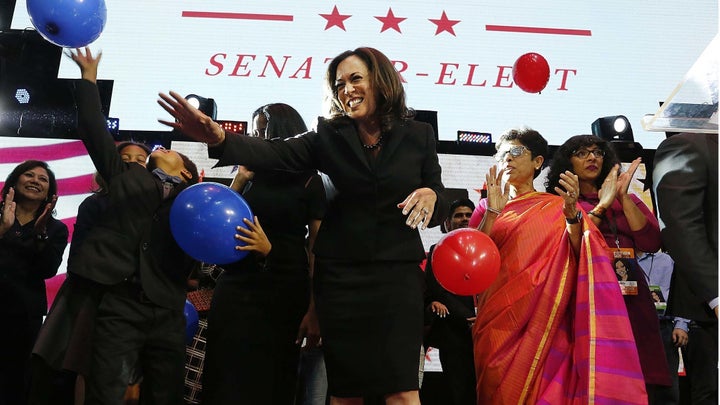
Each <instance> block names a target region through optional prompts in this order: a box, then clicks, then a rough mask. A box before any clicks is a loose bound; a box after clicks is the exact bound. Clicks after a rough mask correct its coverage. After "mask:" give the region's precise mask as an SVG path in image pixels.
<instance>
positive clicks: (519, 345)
mask: <svg viewBox="0 0 720 405" xmlns="http://www.w3.org/2000/svg"><path fill="white" fill-rule="evenodd" d="M69 56H70V57H71V58H72V60H73V61H74V62H75V63H76V64H77V65H78V67H79V68H80V72H81V79H80V80H78V81H77V83H76V85H75V92H76V100H77V103H78V129H77V130H78V136H79V137H80V138H81V139H82V141H83V143H84V144H85V147H86V149H87V151H88V153H89V155H90V157H91V159H92V162H93V164H94V165H95V168H96V170H97V173H96V180H97V184H98V185H99V187H98V189H97V190H95V192H94V193H93V195H91V196H90V197H88V199H87V200H86V201H84V202H83V203H82V204H81V206H80V208H79V211H78V215H77V222H76V224H75V229H74V233H73V238H72V243H71V249H70V253H69V258H68V263H67V274H68V275H67V279H66V281H65V282H64V284H63V286H62V288H61V290H60V291H59V293H58V295H57V297H56V299H55V301H54V303H53V305H52V307H51V309H50V311H49V312H48V313H47V314H46V308H47V302H46V298H45V288H44V280H45V279H47V278H50V277H52V276H53V275H55V274H56V273H57V271H58V268H59V266H60V264H61V261H62V257H63V252H64V249H65V248H66V246H67V242H68V234H69V233H68V229H67V227H66V226H65V225H63V224H62V223H61V222H60V221H58V220H57V219H55V218H54V217H53V212H54V208H55V204H56V203H57V201H58V197H57V196H58V194H62V190H58V189H57V188H58V186H57V181H56V179H55V176H54V174H53V172H52V170H51V169H50V167H49V166H48V164H47V163H45V162H42V161H37V160H29V161H26V162H23V163H22V164H20V165H18V166H17V167H16V168H15V169H14V170H13V171H12V172H11V173H10V174H9V175H8V177H7V180H6V181H5V184H4V187H3V190H2V205H1V206H0V215H1V217H0V218H1V220H0V252H2V254H0V263H2V266H0V268H1V269H0V300H2V303H3V305H1V306H0V312H2V314H3V315H4V316H5V319H6V321H8V324H9V325H10V327H9V329H8V331H7V332H6V333H3V334H0V336H1V337H0V343H2V344H1V345H0V346H1V347H2V349H0V350H2V352H3V359H4V360H3V361H2V362H0V405H5V404H23V403H31V404H124V403H125V401H126V400H127V399H126V398H127V393H128V392H129V387H132V386H137V384H139V387H140V388H139V399H140V402H141V403H148V404H157V405H162V404H168V405H170V404H172V405H178V404H182V403H201V404H278V405H291V404H306V405H321V404H326V403H330V404H335V405H345V404H350V405H353V404H363V403H365V404H376V403H385V404H419V403H420V400H421V395H420V388H421V383H422V378H421V375H422V373H419V371H420V370H422V364H423V356H418V355H419V354H421V353H422V350H423V347H425V348H427V346H433V347H436V348H438V349H440V361H441V365H442V368H443V373H444V374H445V375H446V376H447V380H446V381H448V384H447V385H446V386H445V387H444V388H443V390H444V392H443V399H444V402H443V403H444V404H458V405H463V404H478V405H480V404H504V403H520V404H536V403H547V404H585V403H614V404H678V403H680V389H679V383H678V375H677V369H678V362H679V358H678V348H681V349H683V356H684V364H685V368H686V370H687V375H688V381H689V384H690V389H689V396H690V397H691V401H692V403H693V404H704V403H717V377H718V374H717V356H718V353H717V343H718V341H717V316H718V315H717V314H718V295H717V274H718V268H717V266H718V263H717V185H718V182H717V137H716V136H715V137H713V136H703V135H699V134H682V135H676V136H674V137H671V138H668V140H666V141H665V142H663V143H662V144H661V145H660V147H659V148H658V151H657V152H656V155H655V160H656V161H655V173H653V181H654V191H655V195H656V198H657V205H658V214H659V215H658V217H656V216H655V215H654V214H653V212H652V210H651V207H648V206H646V205H645V204H644V203H643V202H642V200H641V199H639V198H638V197H637V196H635V195H634V194H632V193H631V192H630V191H629V190H630V184H631V182H632V179H633V176H634V174H635V171H636V170H637V168H638V166H639V164H640V159H639V158H638V159H636V160H634V161H632V162H631V163H630V165H629V167H628V169H627V170H622V169H621V165H620V160H619V158H618V156H617V153H616V152H615V150H614V147H613V144H612V142H608V141H606V140H604V139H602V138H599V137H596V136H592V135H578V136H573V137H570V138H569V139H568V140H567V141H566V142H565V143H563V144H562V145H560V147H559V148H557V150H556V152H555V153H554V155H552V156H551V155H550V153H549V147H548V143H547V141H546V140H545V138H544V137H543V136H542V135H541V134H540V133H539V132H537V131H535V130H533V129H530V128H515V129H510V130H508V131H506V132H505V133H503V134H502V135H501V136H500V138H499V139H498V140H497V142H496V149H497V153H496V154H495V156H494V157H495V159H496V161H497V163H496V164H495V165H493V166H492V167H491V168H490V169H489V171H488V172H487V173H486V176H485V180H486V184H485V185H486V189H487V193H486V196H483V197H482V198H480V199H479V200H478V201H477V202H474V201H472V200H471V199H469V198H462V199H458V200H455V201H453V202H452V203H450V202H449V201H447V197H446V193H445V189H444V186H443V183H442V181H441V167H440V164H439V160H438V156H437V152H436V137H435V134H434V133H433V129H432V127H431V126H430V125H429V124H425V123H422V122H419V121H416V120H414V119H413V111H412V109H410V108H408V106H407V105H406V102H405V98H406V95H405V90H404V88H403V84H402V80H401V78H400V76H399V75H398V74H397V72H396V70H395V68H394V66H393V64H392V62H391V61H390V60H389V59H388V58H387V57H386V56H385V55H384V54H383V53H382V52H380V51H378V50H376V49H374V48H357V49H355V50H349V51H346V52H343V53H341V54H339V55H338V56H336V57H335V58H334V59H332V60H331V61H330V62H329V63H328V67H327V72H326V76H325V80H324V88H325V97H326V101H327V103H326V105H327V111H325V116H324V117H322V118H319V119H318V122H317V124H316V126H315V128H313V129H310V130H308V128H307V126H306V125H305V123H304V122H303V119H302V118H301V117H300V115H299V114H298V113H297V111H296V110H295V109H293V108H292V107H291V106H289V105H286V104H282V103H273V104H267V105H264V106H261V107H260V108H258V109H257V110H256V111H255V112H254V113H253V114H252V122H253V131H252V134H251V135H252V136H245V135H243V134H234V133H230V132H226V131H225V130H224V129H223V128H222V126H220V125H219V124H218V123H217V122H215V121H213V120H212V119H211V118H210V117H208V116H207V115H205V114H203V113H202V112H201V111H199V110H198V109H196V108H195V107H193V106H192V105H190V104H189V103H188V101H187V100H185V98H184V97H182V96H181V95H179V94H178V93H175V92H172V91H171V92H169V93H168V94H165V93H160V94H159V100H158V103H159V104H160V106H161V107H162V108H163V109H164V110H165V111H167V113H168V114H169V115H170V117H171V119H164V120H160V122H161V123H163V124H165V125H167V126H169V127H171V128H173V129H174V130H177V131H180V132H182V133H183V134H185V135H186V136H188V137H190V138H192V139H194V140H196V141H200V142H204V143H206V144H207V146H208V155H209V157H212V158H216V159H218V163H217V164H218V166H235V170H236V172H235V177H234V179H233V180H232V183H231V184H230V188H232V189H233V190H235V191H236V192H237V193H239V194H241V195H242V196H243V197H244V198H245V199H246V201H247V202H248V203H249V205H250V206H251V207H252V209H253V212H254V214H255V217H254V218H246V219H245V220H244V223H243V224H237V225H238V227H237V235H235V238H236V239H237V240H238V246H237V247H236V249H239V250H246V251H248V252H249V254H248V255H247V256H245V257H244V258H243V259H241V260H239V261H237V262H235V263H229V264H223V265H222V268H221V269H220V268H219V267H217V266H213V264H212V263H199V262H198V261H196V260H195V259H193V258H192V257H190V256H189V255H187V254H186V253H185V252H183V251H182V249H181V248H180V247H179V246H178V245H177V243H176V242H175V240H174V238H173V236H172V233H171V232H170V214H169V212H170V208H171V206H172V203H173V200H174V198H175V197H176V196H177V195H178V194H179V193H181V192H182V191H183V190H184V189H185V188H187V187H189V186H191V185H193V184H195V183H197V182H198V181H199V180H200V179H199V174H198V170H197V167H196V165H195V164H194V163H193V162H192V161H191V160H190V159H189V158H188V157H187V156H185V155H183V154H181V153H178V152H176V151H173V150H169V149H164V148H158V149H155V150H153V151H150V150H149V149H148V148H147V147H146V146H145V145H142V144H137V143H133V142H125V143H121V144H119V145H116V144H115V142H114V140H113V138H112V136H111V135H110V134H109V133H108V131H107V128H106V124H105V118H104V117H103V115H102V111H101V106H100V99H99V94H98V89H97V85H96V78H97V72H98V66H99V63H100V60H101V54H98V55H93V53H92V52H91V51H90V50H89V49H88V48H85V49H77V50H75V51H73V52H70V54H69ZM546 167H547V168H548V171H547V180H546V183H545V190H544V191H543V190H537V189H536V183H535V179H536V178H537V177H538V175H539V174H540V172H541V171H542V170H543V168H546ZM688 167H689V168H691V170H690V172H688ZM658 218H659V220H658ZM440 224H443V225H444V227H443V231H444V232H451V231H453V230H455V229H460V228H468V227H469V228H474V229H477V230H478V232H483V233H485V234H487V235H488V236H490V238H491V239H492V240H493V242H494V243H495V244H496V246H497V248H498V250H499V252H500V255H501V268H500V272H499V276H498V277H497V279H496V280H495V281H493V282H492V284H491V285H490V286H489V287H488V288H487V289H486V290H485V291H482V292H479V293H478V294H477V295H475V296H460V295H456V294H454V293H453V292H452V291H448V290H446V289H445V288H444V287H443V286H442V285H440V283H438V281H437V279H436V277H435V274H434V273H435V271H437V270H438V269H433V267H432V261H431V260H427V263H428V265H427V266H426V268H425V269H424V272H423V269H422V268H421V266H420V264H421V262H422V261H423V260H424V259H426V257H427V258H432V255H433V251H434V249H435V246H433V247H431V248H430V252H429V253H428V254H427V255H426V252H425V249H424V247H423V244H422V241H421V238H420V232H419V230H421V229H425V228H427V227H433V226H437V225H440ZM241 225H242V226H241ZM664 250H667V251H668V253H669V254H668V253H665V252H664ZM202 269H211V270H212V287H213V293H212V302H211V304H210V306H209V310H208V311H207V313H206V314H203V322H206V325H207V329H205V328H204V327H203V328H201V329H200V330H199V331H198V335H197V336H196V339H197V338H199V337H200V338H202V341H203V342H206V345H205V346H204V348H197V347H193V348H192V353H193V364H194V365H195V366H194V367H195V370H196V371H198V372H196V373H193V375H192V378H189V374H188V373H187V372H186V368H187V367H188V364H187V358H189V357H186V327H185V315H184V313H183V311H184V305H185V299H186V297H187V293H188V290H189V289H192V288H197V284H198V278H200V277H203V276H202V275H203V274H204V273H207V272H204V270H202ZM216 270H217V271H216ZM666 298H667V302H666V304H667V305H664V304H665V301H666ZM661 302H662V303H663V305H659V304H661ZM45 315H47V316H46V318H45V320H44V322H43V316H45ZM203 325H205V324H203ZM200 335H201V336H200ZM368 349H370V350H368ZM187 353H188V354H189V353H190V351H188V352H187ZM197 364H200V365H201V366H200V367H199V368H198V367H197ZM419 374H420V375H419ZM189 380H191V381H189ZM186 384H191V385H192V390H190V391H188V390H184V385H186ZM188 392H190V394H188Z"/></svg>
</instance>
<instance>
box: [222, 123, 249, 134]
mask: <svg viewBox="0 0 720 405" xmlns="http://www.w3.org/2000/svg"><path fill="white" fill-rule="evenodd" d="M217 123H218V124H220V126H221V127H222V129H224V130H225V131H228V132H232V133H235V134H241V135H247V124H248V123H247V121H228V120H217Z"/></svg>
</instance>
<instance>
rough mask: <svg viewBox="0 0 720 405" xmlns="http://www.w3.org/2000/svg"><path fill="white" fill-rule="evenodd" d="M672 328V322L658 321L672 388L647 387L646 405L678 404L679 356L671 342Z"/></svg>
mask: <svg viewBox="0 0 720 405" xmlns="http://www.w3.org/2000/svg"><path fill="white" fill-rule="evenodd" d="M674 328H675V325H674V322H673V321H672V320H670V319H661V320H660V335H661V336H662V341H663V347H664V348H665V357H666V358H667V362H668V367H669V368H670V370H669V371H670V379H671V380H672V386H670V387H666V386H664V385H648V386H647V391H648V403H649V404H650V405H677V404H679V403H680V384H679V378H678V365H679V363H680V355H679V354H678V348H677V347H676V346H675V343H673V340H672V333H673V329H674Z"/></svg>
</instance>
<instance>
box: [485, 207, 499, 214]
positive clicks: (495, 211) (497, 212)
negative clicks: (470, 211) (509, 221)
mask: <svg viewBox="0 0 720 405" xmlns="http://www.w3.org/2000/svg"><path fill="white" fill-rule="evenodd" d="M487 210H488V211H490V212H492V213H493V214H495V215H500V214H502V211H500V210H496V209H495V208H492V207H487Z"/></svg>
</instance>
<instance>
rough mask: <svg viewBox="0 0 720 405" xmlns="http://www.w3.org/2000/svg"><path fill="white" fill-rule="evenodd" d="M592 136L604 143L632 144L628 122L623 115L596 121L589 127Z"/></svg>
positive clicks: (632, 138) (633, 139)
mask: <svg viewBox="0 0 720 405" xmlns="http://www.w3.org/2000/svg"><path fill="white" fill-rule="evenodd" d="M590 128H591V130H592V134H593V135H595V136H599V137H600V138H602V139H605V140H606V141H610V142H613V141H616V142H634V141H635V138H634V137H633V132H632V127H631V126H630V121H628V119H627V117H626V116H624V115H612V116H609V117H602V118H598V119H596V120H595V121H594V122H593V123H592V125H591V126H590Z"/></svg>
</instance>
